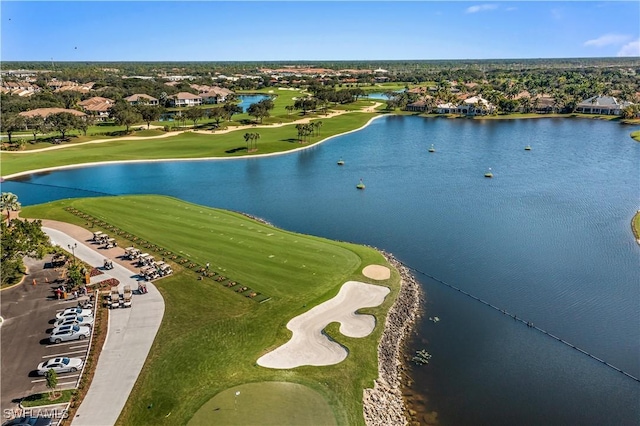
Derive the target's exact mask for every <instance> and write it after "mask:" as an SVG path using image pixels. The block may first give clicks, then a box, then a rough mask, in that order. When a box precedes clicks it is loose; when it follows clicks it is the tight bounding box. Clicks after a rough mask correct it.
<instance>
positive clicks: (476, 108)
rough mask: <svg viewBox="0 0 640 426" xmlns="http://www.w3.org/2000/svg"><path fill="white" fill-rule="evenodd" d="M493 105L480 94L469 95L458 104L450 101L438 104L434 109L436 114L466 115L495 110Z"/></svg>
mask: <svg viewBox="0 0 640 426" xmlns="http://www.w3.org/2000/svg"><path fill="white" fill-rule="evenodd" d="M495 109H496V108H495V106H494V105H493V104H491V103H490V102H489V101H488V100H486V99H484V98H483V97H482V96H480V95H478V96H471V97H470V98H467V99H465V100H464V101H462V102H461V103H459V104H453V103H451V102H449V103H446V104H438V106H437V107H436V111H437V112H438V114H461V115H467V116H474V115H486V114H491V113H492V112H493V111H495Z"/></svg>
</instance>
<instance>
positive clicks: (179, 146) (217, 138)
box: [0, 112, 376, 176]
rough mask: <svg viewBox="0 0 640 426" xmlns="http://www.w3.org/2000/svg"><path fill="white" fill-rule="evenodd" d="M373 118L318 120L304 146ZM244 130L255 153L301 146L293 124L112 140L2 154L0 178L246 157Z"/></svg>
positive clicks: (366, 115) (353, 115)
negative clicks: (104, 164)
mask: <svg viewBox="0 0 640 426" xmlns="http://www.w3.org/2000/svg"><path fill="white" fill-rule="evenodd" d="M375 115H376V114H375V113H358V112H356V113H350V114H343V115H340V116H337V117H333V118H330V119H322V118H319V120H320V121H322V122H323V125H322V127H321V128H320V134H319V135H317V136H313V137H310V138H309V142H307V143H305V145H309V144H313V143H316V142H318V141H320V140H322V139H324V138H326V137H328V136H332V135H336V134H339V133H344V132H346V131H349V130H353V129H356V128H359V127H361V126H363V125H364V124H365V123H366V122H367V121H369V120H370V119H371V118H372V117H374V116H375ZM247 131H248V132H257V133H259V134H260V140H259V141H258V144H257V145H258V151H257V154H266V153H273V152H282V151H289V150H292V149H296V148H300V147H301V146H303V145H302V144H300V143H298V139H297V138H298V132H297V130H296V129H295V126H293V125H289V126H282V127H273V128H268V127H265V128H260V127H256V128H251V129H250V130H246V131H243V130H239V131H237V132H230V133H224V134H215V133H214V134H199V133H192V132H186V133H181V134H179V135H176V136H171V137H167V138H161V139H149V140H133V141H132V140H128V141H127V140H116V141H113V142H105V143H100V144H90V145H81V146H70V147H68V148H65V149H58V150H51V151H45V152H36V153H25V154H15V153H8V152H5V153H3V154H2V157H1V159H0V161H1V166H2V175H3V176H7V175H11V174H14V173H19V172H24V171H29V170H37V169H42V168H49V167H57V166H65V165H71V164H84V163H95V162H100V161H126V160H140V159H169V158H203V157H238V156H246V155H248V153H247V151H246V143H245V141H244V139H243V135H244V133H246V132H247ZM253 154H255V153H253Z"/></svg>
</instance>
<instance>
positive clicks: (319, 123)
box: [314, 120, 322, 136]
mask: <svg viewBox="0 0 640 426" xmlns="http://www.w3.org/2000/svg"><path fill="white" fill-rule="evenodd" d="M314 125H315V127H316V132H317V136H320V127H322V121H320V120H319V121H316V122H315V124H314Z"/></svg>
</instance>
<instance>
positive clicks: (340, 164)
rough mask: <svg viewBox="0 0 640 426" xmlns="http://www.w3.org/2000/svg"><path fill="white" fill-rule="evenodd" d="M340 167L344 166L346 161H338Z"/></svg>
mask: <svg viewBox="0 0 640 426" xmlns="http://www.w3.org/2000/svg"><path fill="white" fill-rule="evenodd" d="M338 166H344V160H343V159H342V158H341V159H339V160H338Z"/></svg>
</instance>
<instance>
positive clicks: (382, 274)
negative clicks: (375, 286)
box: [362, 265, 391, 280]
mask: <svg viewBox="0 0 640 426" xmlns="http://www.w3.org/2000/svg"><path fill="white" fill-rule="evenodd" d="M362 275H364V276H365V277H367V278H371V279H372V280H388V279H389V278H390V277H391V270H390V269H389V268H387V267H386V266H382V265H369V266H365V268H364V269H363V270H362Z"/></svg>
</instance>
